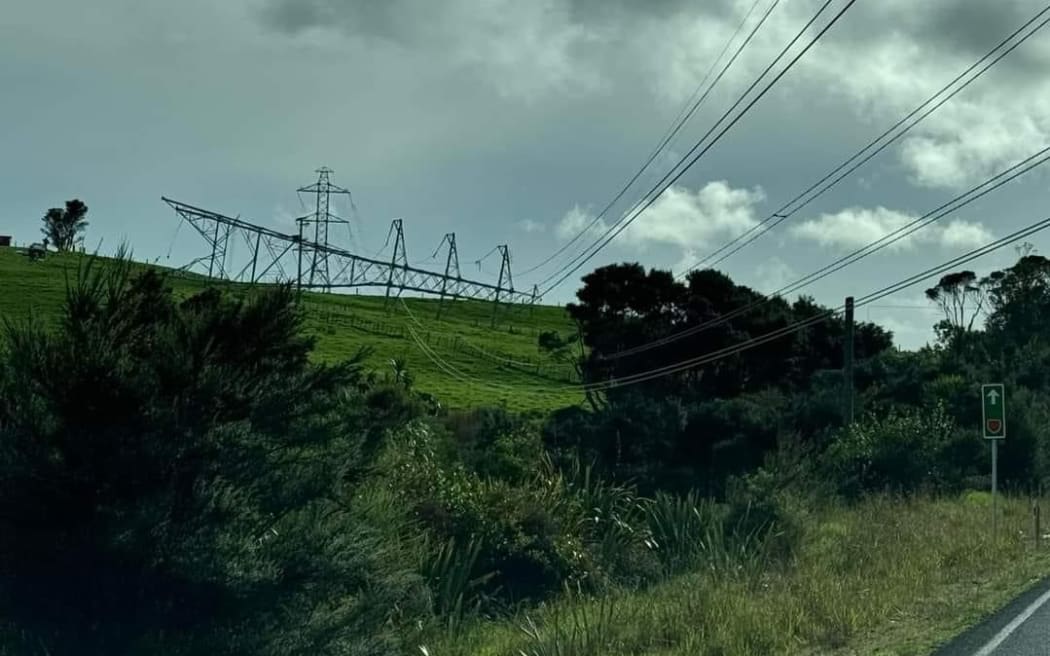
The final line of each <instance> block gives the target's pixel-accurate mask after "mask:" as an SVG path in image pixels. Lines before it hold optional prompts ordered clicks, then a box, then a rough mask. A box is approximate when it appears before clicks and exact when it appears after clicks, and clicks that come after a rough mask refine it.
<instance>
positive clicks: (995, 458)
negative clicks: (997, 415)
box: [989, 440, 999, 540]
mask: <svg viewBox="0 0 1050 656" xmlns="http://www.w3.org/2000/svg"><path fill="white" fill-rule="evenodd" d="M989 441H990V442H991V443H992V540H995V539H997V538H998V536H999V530H998V529H999V511H998V505H999V504H998V501H997V499H996V487H998V482H999V480H998V479H999V440H989Z"/></svg>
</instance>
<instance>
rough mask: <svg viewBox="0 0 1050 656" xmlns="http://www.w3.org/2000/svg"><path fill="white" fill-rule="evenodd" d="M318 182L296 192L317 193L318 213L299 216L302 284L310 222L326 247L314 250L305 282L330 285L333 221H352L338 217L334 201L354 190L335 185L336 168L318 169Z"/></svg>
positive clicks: (318, 240) (319, 240) (301, 282)
mask: <svg viewBox="0 0 1050 656" xmlns="http://www.w3.org/2000/svg"><path fill="white" fill-rule="evenodd" d="M316 172H317V182H315V183H314V184H312V185H309V186H306V187H300V188H299V189H297V190H296V191H297V192H298V193H304V192H305V193H312V194H314V198H315V202H314V213H313V214H307V215H306V216H303V217H300V218H298V219H296V222H297V223H298V224H299V284H300V286H301V285H302V284H303V282H304V279H303V274H304V272H303V261H302V260H303V233H304V232H305V231H306V226H307V224H311V223H312V224H313V226H314V238H313V243H314V244H318V245H320V246H322V248H315V249H312V254H313V256H312V258H311V261H310V268H309V270H308V271H306V272H305V273H306V278H305V282H306V284H307V286H311V287H312V286H314V285H315V284H316V285H321V286H328V285H331V284H332V276H331V271H330V270H329V268H328V253H329V251H328V248H329V243H328V229H329V226H331V224H333V223H346V224H349V221H347V220H346V219H343V218H341V217H339V216H336V215H335V214H333V213H332V209H331V202H332V194H336V195H346V196H347V197H349V196H350V190H348V189H344V188H342V187H340V186H337V185H334V184H332V182H331V180H330V176H331V174H332V173H334V171H332V169H330V168H328V167H326V166H322V167H321V168H319V169H317V171H316Z"/></svg>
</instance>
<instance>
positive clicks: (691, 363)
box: [591, 218, 1050, 390]
mask: <svg viewBox="0 0 1050 656" xmlns="http://www.w3.org/2000/svg"><path fill="white" fill-rule="evenodd" d="M1048 227H1050V218H1045V219H1042V220H1041V221H1037V222H1036V223H1033V224H1030V225H1028V226H1027V227H1025V228H1022V229H1020V230H1017V231H1015V232H1013V233H1011V234H1009V235H1007V236H1005V237H1002V238H1000V239H997V240H994V241H992V242H990V243H988V244H985V245H984V246H981V247H980V248H976V249H974V250H972V251H969V252H968V253H965V254H963V255H961V256H958V257H956V258H953V259H952V260H949V261H947V262H944V263H942V264H940V265H937V266H935V267H931V268H928V269H926V270H924V271H921V272H919V273H916V274H914V275H912V276H909V277H908V278H905V279H904V280H901V281H899V282H896V283H894V284H892V285H888V286H886V287H883V288H881V289H879V290H876V291H874V292H872V293H870V294H867V295H865V296H862V297H860V298H858V299H856V301H855V303H854V307H862V306H864V305H868V304H869V303H874V302H875V301H878V300H881V299H883V298H886V297H887V296H891V295H892V294H896V293H897V292H900V291H902V290H904V289H906V288H908V287H911V286H913V285H915V284H917V283H919V282H922V281H923V280H927V279H929V278H933V277H936V276H938V275H940V274H942V273H944V272H946V271H950V270H951V269H954V268H956V267H958V266H959V265H961V264H965V263H967V262H970V261H972V260H975V259H977V258H979V257H982V256H984V255H987V254H988V253H991V252H993V251H996V250H998V249H1000V248H1002V247H1004V246H1007V245H1009V244H1012V243H1014V242H1017V241H1020V240H1021V239H1024V238H1026V237H1029V236H1031V235H1033V234H1035V233H1037V232H1041V231H1042V230H1045V229H1047V228H1048ZM844 307H845V306H839V307H837V308H835V309H833V310H827V311H825V312H821V313H819V314H817V315H814V316H813V317H810V318H808V319H804V320H802V321H798V322H795V323H794V324H791V325H789V326H785V327H783V328H779V329H777V330H774V331H770V332H769V333H766V334H764V335H760V336H758V337H754V338H751V339H749V340H747V341H745V342H742V343H741V344H737V345H734V346H731V347H726V348H724V349H720V350H718V351H715V352H713V353H709V354H706V355H702V356H697V357H695V358H689V359H686V360H682V361H680V362H677V363H674V364H672V365H667V366H664V367H658V368H656V369H652V370H649V371H645V372H640V373H638V374H633V375H631V376H625V377H623V378H619V379H616V380H614V381H610V384H609V385H608V386H607V387H605V389H612V388H614V387H622V386H625V385H633V384H636V383H640V382H645V381H647V380H652V379H654V378H659V377H661V376H666V375H669V374H672V373H677V372H679V371H682V370H684V369H688V368H691V367H695V366H697V365H701V364H709V363H710V362H714V361H715V360H720V359H723V358H725V357H729V356H731V355H736V354H737V353H740V352H742V351H745V350H748V349H750V348H754V347H755V346H760V345H762V344H765V343H767V342H770V341H773V340H774V339H778V338H780V337H783V336H785V335H787V334H790V333H793V332H797V331H799V330H801V329H803V328H807V327H809V326H811V325H815V324H816V323H819V322H821V321H825V320H827V319H829V318H831V317H832V316H834V315H836V314H839V313H841V312H842V311H843V310H844ZM591 389H592V390H593V389H599V387H598V386H597V385H594V386H592V388H591Z"/></svg>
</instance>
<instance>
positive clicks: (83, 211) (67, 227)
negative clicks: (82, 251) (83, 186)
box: [40, 198, 88, 251]
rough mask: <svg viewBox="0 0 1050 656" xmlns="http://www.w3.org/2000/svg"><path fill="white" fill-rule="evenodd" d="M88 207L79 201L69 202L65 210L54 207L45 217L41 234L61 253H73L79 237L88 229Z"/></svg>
mask: <svg viewBox="0 0 1050 656" xmlns="http://www.w3.org/2000/svg"><path fill="white" fill-rule="evenodd" d="M87 212H88V206H87V205H85V204H84V203H83V202H81V201H80V200H79V199H76V198H74V199H73V200H67V201H66V206H65V208H61V207H52V208H51V209H49V210H48V211H47V214H45V215H44V218H43V221H44V227H43V228H41V229H40V232H42V233H44V236H45V237H47V238H48V240H50V241H51V243H52V244H54V245H55V248H56V249H58V250H60V251H71V250H73V248H74V246H76V241H77V235H79V234H80V233H82V232H84V230H86V229H87V226H88V222H87V219H86V218H85V217H86V216H87Z"/></svg>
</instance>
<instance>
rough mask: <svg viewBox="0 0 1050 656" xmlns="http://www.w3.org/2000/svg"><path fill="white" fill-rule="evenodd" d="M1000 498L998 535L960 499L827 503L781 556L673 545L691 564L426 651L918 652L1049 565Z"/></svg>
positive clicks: (673, 512) (1020, 511) (985, 512)
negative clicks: (652, 581) (650, 583)
mask: <svg viewBox="0 0 1050 656" xmlns="http://www.w3.org/2000/svg"><path fill="white" fill-rule="evenodd" d="M654 507H658V508H659V510H657V511H655V512H654V513H653V517H654V525H660V524H659V522H663V526H665V527H666V526H670V524H671V522H672V520H673V518H675V517H677V518H678V519H680V520H682V521H685V522H687V523H691V524H692V526H693V527H694V528H696V529H697V530H699V529H700V527H702V526H703V522H700V521H698V520H696V519H695V517H696V516H697V515H701V516H702V511H701V510H700V509H699V506H697V512H696V514H693V513H692V511H691V510H690V509H689V505H688V503H687V502H686V500H672V499H664V500H662V502H661V505H659V506H657V504H654ZM1001 509H1002V518H1001V520H1000V529H1001V532H1000V534H999V535H998V537H996V538H993V537H992V535H991V534H990V533H991V532H990V526H989V524H990V516H989V509H988V508H987V507H985V506H984V505H983V504H980V503H975V502H973V500H972V498H965V497H964V498H960V499H949V500H935V499H912V500H901V499H895V498H875V499H871V500H868V501H866V502H864V503H862V504H859V505H857V506H854V507H850V508H844V507H839V508H834V507H833V508H829V509H827V510H824V511H822V512H820V513H817V514H814V515H812V516H810V517H809V518H808V519H807V520H806V523H805V525H804V527H803V528H804V531H803V536H802V539H803V544H802V545H801V546H800V547H799V549H798V550H797V551H796V553H795V556H794V558H793V559H792V560H791V561H790V562H789V563H787V564H786V565H785V564H784V563H782V562H780V561H777V560H776V559H775V558H774V557H773V556H770V555H762V554H763V552H762V550H761V549H756V548H754V547H756V546H758V545H755V544H753V545H751V547H752V548H750V549H747V550H746V553H745V551H744V550H742V549H741V547H740V545H735V546H733V547H732V548H729V549H725V548H722V549H721V551H720V553H721V555H718V556H716V557H715V558H714V560H715V562H719V561H722V565H719V566H712V567H704V566H702V564H703V562H704V561H703V559H702V557H701V556H700V555H697V552H695V551H693V550H690V549H689V548H687V547H685V546H682V547H681V548H680V549H681V550H680V551H677V552H675V553H676V555H675V558H678V559H679V560H677V561H674V560H673V559H672V562H688V561H689V559H693V558H695V559H697V560H695V561H694V562H697V563H701V568H700V569H698V570H697V571H693V572H691V573H689V574H686V575H683V576H680V577H677V578H675V579H673V580H671V581H668V582H667V583H665V584H661V585H658V586H656V587H654V588H650V589H645V590H622V591H618V592H612V593H610V594H609V595H607V596H605V597H603V598H602V599H600V600H595V599H588V598H586V597H582V596H580V595H576V594H573V595H567V596H566V597H565V598H564V599H562V600H560V601H559V602H555V603H552V604H550V605H548V606H546V607H543V608H541V609H539V610H538V611H536V612H534V613H531V614H529V615H527V616H523V617H519V618H517V619H514V620H509V621H503V622H482V623H478V624H476V625H474V626H473V627H471V628H470V630H467V631H464V632H463V633H461V634H459V635H457V636H455V637H454V638H451V637H450V639H448V640H446V641H444V642H439V643H435V644H433V645H431V646H430V652H431V654H432V656H466V655H467V654H470V655H471V656H485V655H492V656H496V655H500V656H502V655H505V654H515V655H518V656H522V655H524V656H533V654H536V655H541V654H558V655H559V656H582V655H585V654H596V653H603V654H621V653H628V654H640V655H644V654H651V655H654V656H655V655H660V656H672V655H682V656H685V655H688V656H704V655H715V654H718V655H720V656H728V655H751V654H754V655H758V654H794V653H828V652H835V651H836V650H849V651H850V652H851V653H871V652H873V651H876V650H879V649H883V650H891V651H893V652H895V653H902V654H920V653H928V652H929V650H930V649H931V648H932V646H933V645H934V644H935V643H936V642H937V641H938V640H943V639H945V638H947V637H949V636H950V635H952V634H954V633H955V632H957V631H958V630H960V628H961V627H962V626H964V625H965V624H966V623H968V622H972V621H974V620H976V619H977V618H978V617H979V616H980V614H982V613H984V612H988V611H990V610H991V609H993V608H995V607H996V606H997V605H999V604H1001V603H1002V602H1004V601H1005V600H1006V599H1008V598H1009V597H1011V596H1012V595H1014V594H1016V593H1017V592H1018V591H1020V589H1022V588H1023V587H1024V586H1026V585H1027V584H1028V583H1029V582H1030V581H1032V580H1033V579H1034V578H1035V577H1040V576H1044V575H1046V574H1047V573H1048V572H1050V555H1048V553H1045V552H1043V551H1041V550H1037V549H1036V548H1035V547H1034V542H1033V540H1032V535H1031V526H1032V524H1031V521H1032V520H1031V510H1030V506H1029V502H1028V500H1021V499H1007V500H1004V502H1003V503H1002V504H1001ZM656 518H658V520H657V519H656ZM675 535H677V533H676V532H675V531H674V530H665V532H664V539H665V540H668V541H669V542H670V543H674V540H675V539H676V538H675ZM724 537H725V536H724V535H723V539H724ZM683 542H684V540H683V541H681V542H679V544H682V543H683ZM722 544H732V543H731V542H723V543H722ZM707 549H708V553H712V554H713V553H719V550H717V549H712V548H711V547H708V548H707ZM702 553H703V550H700V554H702ZM756 554H758V555H756ZM741 562H743V563H746V566H743V567H735V566H734V567H729V568H728V569H729V570H730V571H733V572H735V574H734V575H732V576H729V575H727V568H726V567H725V565H729V564H731V563H736V565H739V564H740V563H741ZM522 627H525V628H526V630H525V631H524V632H523V630H522ZM544 649H545V650H546V651H543V650H544Z"/></svg>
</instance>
